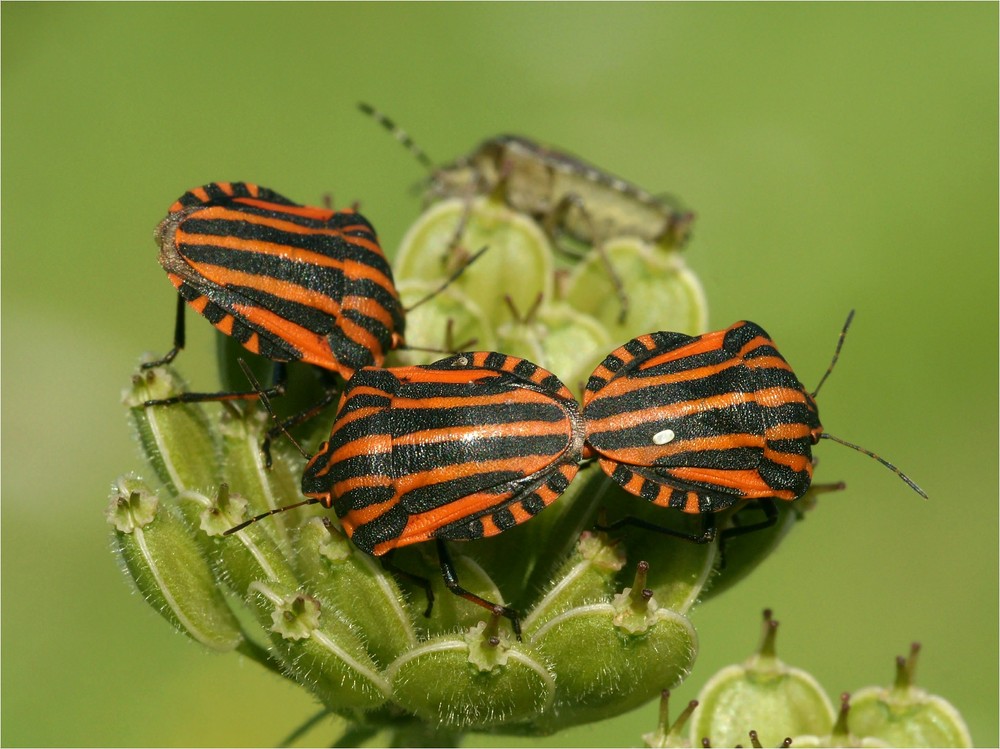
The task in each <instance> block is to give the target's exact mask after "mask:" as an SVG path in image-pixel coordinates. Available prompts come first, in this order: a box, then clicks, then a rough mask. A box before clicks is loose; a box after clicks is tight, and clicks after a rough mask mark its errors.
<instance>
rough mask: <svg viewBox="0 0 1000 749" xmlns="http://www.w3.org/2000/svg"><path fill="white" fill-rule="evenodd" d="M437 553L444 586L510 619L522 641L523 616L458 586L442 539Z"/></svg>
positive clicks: (456, 577)
mask: <svg viewBox="0 0 1000 749" xmlns="http://www.w3.org/2000/svg"><path fill="white" fill-rule="evenodd" d="M437 551H438V561H439V562H440V563H441V577H442V578H443V579H444V584H445V585H447V586H448V590H450V591H451V592H452V593H454V594H455V595H456V596H461V597H462V598H464V599H465V600H466V601H469V602H471V603H474V604H476V605H477V606H482V607H483V608H484V609H488V610H489V611H490V612H491V613H493V614H496V615H498V616H503V617H506V618H507V619H510V626H511V629H513V630H514V634H515V635H516V636H517V641H518V642H520V641H521V616H520V614H518V613H517V612H516V611H515V610H514V609H512V608H509V607H507V606H501V605H500V604H498V603H493V602H492V601H487V600H486V599H485V598H481V597H480V596H477V595H476V594H475V593H470V592H469V591H467V590H466V589H465V588H463V587H462V586H461V585H459V584H458V574H457V573H456V572H455V565H454V564H452V561H451V556H449V554H448V549H447V548H445V545H444V541H442V540H441V539H440V538H439V539H437Z"/></svg>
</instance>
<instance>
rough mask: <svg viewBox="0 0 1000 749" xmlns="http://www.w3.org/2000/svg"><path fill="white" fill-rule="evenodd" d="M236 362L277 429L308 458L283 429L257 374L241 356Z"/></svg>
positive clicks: (307, 454) (300, 446) (308, 455)
mask: <svg viewBox="0 0 1000 749" xmlns="http://www.w3.org/2000/svg"><path fill="white" fill-rule="evenodd" d="M236 362H237V363H238V364H239V365H240V369H242V370H243V374H245V375H246V376H247V379H248V380H250V384H251V385H253V389H254V390H256V391H257V395H258V396H260V402H261V403H263V404H264V408H266V409H267V412H268V413H269V414H271V418H272V419H273V420H274V423H275V424H276V425H277V426H278V429H280V430H281V431H282V432H284V433H285V436H286V437H287V438H288V441H289V442H291V443H292V444H293V445H295V449H296V450H298V451H299V453H300V454H301V455H302V457H303V458H305V459H306V460H309V459H310V458H311V457H312V456H311V455H310V454H309V453H307V452H306V451H305V450H303V449H302V445H300V444H299V443H298V442H296V441H295V438H294V437H293V436H292V435H291V434H289V432H288V430H287V429H285V425H284V424H282V423H281V420H280V419H279V418H278V415H277V414H276V413H275V412H274V409H273V408H272V407H271V399H270V398H268V397H267V394H266V393H265V392H264V389H263V388H262V387H261V384H260V380H258V379H257V376H256V375H255V374H254V373H253V370H252V369H250V365H249V364H247V363H246V362H245V361H243V358H242V357H240V358H238V359H237V360H236Z"/></svg>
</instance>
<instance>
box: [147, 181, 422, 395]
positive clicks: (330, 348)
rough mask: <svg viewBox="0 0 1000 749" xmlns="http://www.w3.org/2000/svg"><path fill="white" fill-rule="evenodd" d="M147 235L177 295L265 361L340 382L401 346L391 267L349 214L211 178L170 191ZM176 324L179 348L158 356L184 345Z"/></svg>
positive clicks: (371, 233) (367, 230)
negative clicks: (328, 374) (173, 195)
mask: <svg viewBox="0 0 1000 749" xmlns="http://www.w3.org/2000/svg"><path fill="white" fill-rule="evenodd" d="M155 236H156V241H157V243H158V244H159V246H160V264H161V265H162V266H163V268H164V269H165V270H166V271H167V275H168V277H169V278H170V281H171V283H173V284H174V286H175V287H176V288H177V291H178V293H179V294H180V296H181V298H183V299H184V300H185V301H186V302H187V304H188V305H190V306H191V307H192V308H193V309H194V310H196V311H197V312H198V313H200V314H202V315H204V316H205V317H207V318H208V319H209V321H210V322H211V323H212V324H213V325H214V326H215V327H216V328H218V329H219V330H220V331H222V332H223V333H225V334H226V335H230V336H233V337H234V338H236V340H238V341H239V342H240V343H241V344H243V346H245V347H246V348H247V349H249V350H250V351H252V352H254V353H257V354H260V355H261V356H263V357H265V358H268V359H271V360H273V361H276V362H290V361H302V362H305V363H308V364H313V365H315V366H317V367H321V368H323V369H326V370H331V371H334V372H337V373H338V374H340V375H341V376H343V377H344V378H345V379H347V378H349V377H350V376H351V375H352V374H353V373H354V371H355V370H357V369H360V368H361V367H364V366H368V365H379V364H381V363H382V362H383V361H384V359H385V355H386V353H388V351H390V350H391V349H393V348H396V347H398V346H400V345H401V344H402V339H403V330H404V320H403V309H402V306H401V304H400V301H399V295H398V294H397V292H396V288H395V285H394V283H393V278H392V270H391V269H390V267H389V263H388V261H387V260H386V258H385V256H384V255H383V253H382V250H381V248H380V247H379V244H378V238H377V236H376V234H375V230H374V229H373V228H372V226H371V224H370V223H368V221H367V220H366V219H365V218H364V217H363V216H362V215H361V214H359V213H357V212H356V211H354V210H350V209H346V210H342V211H333V210H328V209H323V208H312V207H309V206H300V205H298V204H296V203H294V202H292V201H291V200H288V199H287V198H285V197H283V196H281V195H279V194H277V193H275V192H273V191H271V190H268V189H267V188H264V187H258V186H257V185H253V184H249V183H243V182H232V183H230V182H215V183H212V184H209V185H205V186H204V187H200V188H196V189H194V190H190V191H189V192H187V193H185V194H184V195H183V196H181V198H180V199H178V200H177V201H176V202H175V203H174V204H173V205H172V206H171V207H170V212H169V213H168V215H167V217H166V218H165V219H164V220H163V221H162V222H161V223H160V225H159V226H158V227H157V229H156V235H155ZM182 319H183V318H182V317H181V315H180V313H179V329H178V335H177V336H176V337H177V338H178V339H179V342H180V343H179V345H178V346H175V350H174V351H173V352H171V354H168V356H167V357H166V358H165V361H169V360H170V359H172V358H173V354H176V350H177V349H178V348H180V347H181V346H183V332H182V322H180V321H182Z"/></svg>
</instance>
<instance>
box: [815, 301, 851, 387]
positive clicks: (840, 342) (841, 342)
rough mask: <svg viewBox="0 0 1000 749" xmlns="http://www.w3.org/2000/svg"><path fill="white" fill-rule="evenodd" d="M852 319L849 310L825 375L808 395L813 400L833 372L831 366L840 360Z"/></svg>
mask: <svg viewBox="0 0 1000 749" xmlns="http://www.w3.org/2000/svg"><path fill="white" fill-rule="evenodd" d="M853 319H854V310H851V311H850V312H849V313H848V315H847V322H845V323H844V328H843V330H841V331H840V338H838V339H837V348H836V349H835V350H834V352H833V359H832V360H831V361H830V366H829V367H827V368H826V374H824V375H823V376H822V377H821V378H820V380H819V385H817V386H816V389H815V390H813V391H812V392H811V393H810V394H809V395H810V396H812V397H813V398H815V397H816V394H817V393H819V389H820V388H821V387H823V383H824V382H826V378H827V377H829V376H830V373H831V372H832V371H833V366H834V365H835V364H836V363H837V359H839V358H840V349H841V348H843V346H844V337H845V336H846V335H847V329H848V328H849V327H851V320H853Z"/></svg>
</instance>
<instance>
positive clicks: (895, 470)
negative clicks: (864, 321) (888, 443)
mask: <svg viewBox="0 0 1000 749" xmlns="http://www.w3.org/2000/svg"><path fill="white" fill-rule="evenodd" d="M848 322H850V319H848ZM820 439H827V440H833V441H834V442H839V443H840V444H841V445H844V446H845V447H849V448H851V449H852V450H857V451H858V452H859V453H864V454H865V455H867V456H868V457H869V458H875V460H877V461H878V462H879V463H881V464H882V465H884V466H885V467H886V468H888V469H889V470H890V471H892V472H893V473H895V474H896V475H897V476H899V477H900V478H901V479H903V481H905V482H906V483H907V484H909V485H910V488H911V489H913V491H915V492H916V493H917V494H919V495H920V496H921V497H923V498H924V499H927V494H926V493H925V492H924V490H923V489H921V488H920V487H919V486H917V485H916V484H915V483H914V482H913V480H912V479H911V478H910V477H909V476H907V475H906V474H905V473H903V472H902V471H901V470H899V469H898V468H896V466H894V465H893V464H892V463H890V462H889V461H888V460H886V459H885V458H881V457H879V456H878V455H876V454H875V453H873V452H872V451H871V450H866V449H865V448H863V447H861V446H860V445H855V444H854V443H853V442H848V441H847V440H842V439H840V437H834V436H833V435H832V434H827V433H826V432H823V433H822V434H821V435H820Z"/></svg>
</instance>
